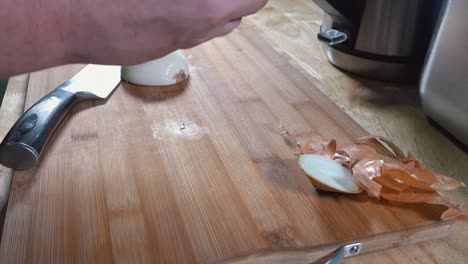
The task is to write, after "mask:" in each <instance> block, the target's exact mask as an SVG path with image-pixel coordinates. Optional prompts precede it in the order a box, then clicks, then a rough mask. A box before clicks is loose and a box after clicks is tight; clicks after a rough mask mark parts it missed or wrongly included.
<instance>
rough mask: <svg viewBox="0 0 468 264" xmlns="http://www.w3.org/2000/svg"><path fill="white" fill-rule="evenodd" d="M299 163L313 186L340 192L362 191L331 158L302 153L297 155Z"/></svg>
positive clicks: (350, 176)
mask: <svg viewBox="0 0 468 264" xmlns="http://www.w3.org/2000/svg"><path fill="white" fill-rule="evenodd" d="M299 164H300V166H301V168H302V169H303V170H304V172H305V173H306V174H307V175H308V176H309V179H310V180H311V182H312V183H313V184H314V186H316V187H317V188H319V189H321V190H324V191H331V192H340V193H360V192H362V189H361V188H360V187H359V185H358V184H357V182H356V180H355V179H354V178H353V176H352V175H351V173H350V172H349V171H348V170H347V169H346V168H344V167H343V166H341V165H340V164H338V163H336V162H334V161H333V160H332V159H329V158H326V157H324V156H321V155H315V154H304V155H301V156H300V157H299Z"/></svg>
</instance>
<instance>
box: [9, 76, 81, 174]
mask: <svg viewBox="0 0 468 264" xmlns="http://www.w3.org/2000/svg"><path fill="white" fill-rule="evenodd" d="M68 85H69V82H66V83H64V84H62V85H60V86H59V87H58V88H56V89H54V90H53V91H52V92H50V93H49V94H47V95H46V96H44V97H43V98H42V99H41V100H39V101H38V102H37V103H35V104H34V105H33V106H31V107H30V108H29V109H28V110H27V111H26V112H25V113H24V114H23V115H22V116H21V117H20V118H19V119H18V121H16V123H15V124H14V125H13V127H12V128H11V129H10V131H9V132H8V134H7V135H6V136H5V138H4V139H3V141H2V143H1V144H0V163H1V164H2V165H4V166H5V167H8V168H12V169H17V170H27V169H31V168H32V167H34V166H35V165H36V163H37V161H38V159H39V157H40V155H41V152H42V150H43V149H44V147H45V146H46V144H47V142H48V141H49V139H50V137H51V136H52V134H53V133H54V131H55V129H56V128H57V126H58V125H59V124H60V122H61V121H62V119H63V118H64V117H65V116H66V114H67V113H68V112H69V111H70V109H71V108H72V107H73V105H74V104H75V102H76V101H77V100H78V96H77V95H76V94H75V93H72V92H69V91H66V90H64V89H62V88H64V87H66V86H68Z"/></svg>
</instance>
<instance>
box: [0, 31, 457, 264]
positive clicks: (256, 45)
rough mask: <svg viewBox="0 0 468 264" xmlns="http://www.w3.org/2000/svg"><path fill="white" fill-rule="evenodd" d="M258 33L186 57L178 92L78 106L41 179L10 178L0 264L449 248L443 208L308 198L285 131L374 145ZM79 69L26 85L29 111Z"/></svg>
mask: <svg viewBox="0 0 468 264" xmlns="http://www.w3.org/2000/svg"><path fill="white" fill-rule="evenodd" d="M258 33H259V32H258V31H257V30H256V29H255V28H250V27H249V26H245V27H243V28H242V29H240V30H238V31H236V32H235V33H233V34H231V35H229V36H227V37H224V38H219V39H216V40H214V41H211V42H209V43H206V44H204V45H202V46H199V47H197V48H194V49H192V50H188V51H186V52H185V54H186V55H187V57H188V58H190V64H191V69H192V74H191V79H190V81H189V83H188V86H187V87H186V88H185V89H184V90H178V91H177V92H168V91H167V90H160V89H158V88H149V87H139V86H134V85H130V84H122V85H121V86H120V87H119V88H118V90H117V91H116V92H115V94H114V95H113V96H112V97H111V98H110V99H109V100H108V101H107V102H86V103H82V104H80V105H79V106H77V107H76V108H75V109H74V110H73V111H72V113H71V114H70V116H69V117H68V118H67V119H66V120H65V121H64V122H63V124H62V125H61V126H60V127H59V129H58V130H57V133H56V134H55V136H54V137H53V138H52V140H51V142H50V143H49V146H48V149H47V150H46V151H45V152H44V155H43V156H42V160H41V161H40V163H39V165H38V166H37V168H35V169H34V170H30V171H23V172H15V174H14V180H13V185H12V190H11V195H10V201H9V206H8V211H7V216H6V220H5V228H4V233H3V237H2V243H1V249H0V259H2V260H5V261H6V262H8V263H33V262H34V263H50V262H58V263H83V262H100V263H102V262H116V263H129V262H142V263H150V262H160V263H168V262H177V263H187V262H194V261H195V262H200V263H207V262H208V263H211V262H217V261H222V260H229V259H231V258H236V259H237V258H239V257H243V256H246V257H248V256H251V255H253V254H258V253H259V252H273V253H272V254H273V256H276V255H275V253H274V252H280V253H281V252H284V253H288V252H294V251H295V250H298V249H301V250H305V251H306V252H309V253H313V252H315V251H316V250H318V249H320V250H323V247H324V246H329V247H334V248H337V247H338V246H340V245H342V244H343V243H344V242H345V241H356V240H357V241H360V240H362V242H365V243H364V247H363V250H364V251H363V252H365V253H369V252H373V251H376V250H381V249H385V248H389V247H396V246H399V245H401V244H406V243H411V242H419V241H422V240H427V239H433V238H440V237H444V236H446V235H447V234H448V232H449V230H450V227H451V225H452V223H453V221H446V222H442V221H438V217H439V216H440V213H441V212H442V211H443V208H441V207H438V206H430V205H417V206H405V207H397V206H392V205H390V204H388V203H385V202H381V201H378V200H375V199H371V198H369V197H367V195H365V194H361V195H337V194H328V193H322V192H317V191H316V190H315V189H314V188H313V186H312V185H311V183H310V182H309V180H308V179H307V177H306V176H305V174H304V173H303V172H302V171H301V170H300V168H299V167H298V164H297V159H296V157H295V156H294V155H293V154H294V152H295V151H296V149H295V147H296V146H295V144H294V142H293V144H291V142H289V141H287V140H284V138H283V136H282V135H281V131H282V129H283V128H282V127H281V126H283V127H284V128H285V129H287V130H288V131H289V133H290V134H292V136H293V137H295V138H296V140H297V141H299V142H320V141H324V140H329V139H331V138H336V139H338V140H339V142H340V143H342V144H349V143H351V141H352V139H353V138H356V137H359V136H363V135H366V134H367V133H366V132H365V130H364V129H362V128H361V127H360V126H359V125H358V124H357V123H355V122H354V121H353V120H352V119H351V118H349V116H348V115H346V114H345V113H344V112H343V111H341V109H340V108H338V107H337V106H336V105H335V104H334V103H333V102H331V101H330V100H329V99H328V98H327V97H326V96H324V95H323V94H322V93H321V92H320V91H319V90H318V89H317V88H316V87H315V86H314V85H313V84H312V83H311V82H309V81H307V79H306V78H305V77H304V76H303V75H301V74H300V73H299V72H298V71H297V70H295V69H294V68H293V67H292V66H291V65H290V64H289V63H288V62H287V61H286V60H284V59H283V57H281V56H280V55H278V54H277V53H276V52H275V51H274V50H273V49H272V48H271V47H270V46H269V44H268V43H267V42H266V41H265V40H263V39H262V37H260V36H259V34H258ZM81 68H82V66H67V67H59V68H55V69H51V70H46V71H42V72H38V73H35V74H33V75H31V77H30V82H29V89H28V95H27V100H26V106H30V105H31V104H33V103H34V102H35V101H37V100H38V99H40V98H41V97H42V96H43V95H44V94H46V93H47V92H48V90H49V89H50V87H56V86H57V85H59V84H60V83H62V82H63V81H65V80H67V79H69V78H70V77H71V76H72V75H73V74H74V73H76V72H77V71H78V70H80V69H81ZM263 254H268V253H263ZM293 255H294V254H293ZM279 256H280V257H281V259H284V258H283V256H284V255H279ZM312 260H313V259H307V258H305V259H302V261H312ZM259 261H261V260H259ZM266 262H269V261H265V263H266Z"/></svg>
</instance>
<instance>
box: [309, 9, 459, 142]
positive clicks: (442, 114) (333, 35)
mask: <svg viewBox="0 0 468 264" xmlns="http://www.w3.org/2000/svg"><path fill="white" fill-rule="evenodd" d="M313 1H314V2H315V3H316V4H318V5H319V6H320V7H321V8H322V9H323V10H324V11H325V16H324V19H323V23H322V26H321V30H320V32H319V34H318V39H319V40H320V41H321V42H323V43H324V49H325V53H326V55H327V57H328V59H329V61H330V62H331V63H332V64H334V65H335V66H336V67H338V68H341V69H343V70H345V71H348V72H351V73H355V74H358V75H361V76H364V77H369V78H373V79H378V80H389V81H401V80H415V81H420V94H421V102H422V107H423V109H424V111H425V112H426V113H427V114H428V116H429V117H430V118H432V119H433V120H434V121H436V122H437V123H439V124H440V125H441V126H442V127H443V128H444V129H446V130H447V131H448V132H450V133H451V134H452V135H454V136H455V137H456V138H458V139H459V140H460V141H461V142H463V143H464V144H465V145H468V51H467V48H466V47H468V46H467V44H466V43H467V42H468V1H467V0H352V1H351V0H313Z"/></svg>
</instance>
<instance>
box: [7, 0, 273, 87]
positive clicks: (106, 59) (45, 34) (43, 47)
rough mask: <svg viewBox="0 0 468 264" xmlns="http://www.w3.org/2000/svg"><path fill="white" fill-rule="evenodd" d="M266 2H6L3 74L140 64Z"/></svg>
mask: <svg viewBox="0 0 468 264" xmlns="http://www.w3.org/2000/svg"><path fill="white" fill-rule="evenodd" d="M266 2H267V1H266V0H237V1H232V0H191V1H186V0H140V1H136V2H135V1H127V0H81V1H73V0H63V1H56V0H35V1H31V0H16V1H10V0H0V6H1V9H0V34H1V36H2V37H1V39H0V78H1V77H7V76H11V75H14V74H18V73H23V72H30V71H35V70H39V69H42V68H46V67H51V66H57V65H61V64H67V63H100V64H116V65H132V64H136V63H141V62H144V61H148V60H151V59H155V58H158V57H161V56H163V55H165V54H167V53H169V52H172V51H174V50H176V49H183V48H190V47H193V46H196V45H198V44H200V43H202V42H205V41H207V40H209V39H211V38H214V37H217V36H221V35H224V34H227V33H229V32H230V31H232V30H233V29H234V28H235V27H237V26H238V25H239V24H240V20H241V18H242V17H244V16H247V15H250V14H253V13H255V12H256V11H258V10H259V9H260V8H262V7H263V6H264V5H265V4H266Z"/></svg>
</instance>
